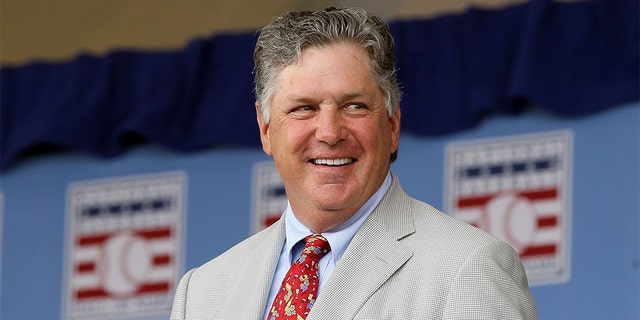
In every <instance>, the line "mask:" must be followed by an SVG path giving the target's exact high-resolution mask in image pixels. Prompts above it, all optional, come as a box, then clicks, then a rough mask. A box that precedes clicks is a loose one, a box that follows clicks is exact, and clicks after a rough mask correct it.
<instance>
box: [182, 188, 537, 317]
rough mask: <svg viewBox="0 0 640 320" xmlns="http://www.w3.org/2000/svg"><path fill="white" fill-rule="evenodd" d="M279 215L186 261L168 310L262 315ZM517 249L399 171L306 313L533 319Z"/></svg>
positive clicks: (280, 227)
mask: <svg viewBox="0 0 640 320" xmlns="http://www.w3.org/2000/svg"><path fill="white" fill-rule="evenodd" d="M284 229H285V227H284V219H280V221H278V222H276V223H275V224H273V225H272V226H271V227H269V228H267V229H265V230H264V231H262V232H260V233H258V234H256V235H254V236H252V237H250V238H248V239H246V240H245V241H243V242H241V243H239V244H238V245H236V246H234V247H233V248H231V249H230V250H228V251H227V252H225V253H223V254H222V255H220V256H219V257H217V258H215V259H213V260H211V261H209V262H208V263H206V264H204V265H202V266H201V267H199V268H195V269H192V270H190V271H189V272H188V273H186V274H185V275H184V277H183V278H182V280H181V281H180V284H179V285H178V288H177V292H176V296H175V300H174V304H173V310H172V312H171V319H172V320H178V319H189V320H192V319H193V320H205V319H234V320H238V319H252V320H256V319H262V317H263V313H264V311H265V308H266V299H267V297H268V294H269V289H270V286H271V281H272V278H273V274H274V271H275V268H276V264H277V262H278V257H279V256H280V251H281V249H282V246H283V244H284V240H285V230H284ZM537 318H538V314H537V311H536V307H535V304H534V301H533V299H532V297H531V293H530V291H529V287H528V284H527V278H526V275H525V273H524V270H523V267H522V263H521V262H520V259H519V258H518V255H517V253H516V252H515V251H514V250H513V249H512V248H511V247H509V246H508V245H507V244H505V243H503V242H501V241H499V240H497V239H496V238H494V237H492V236H490V235H488V234H486V233H484V232H483V231H481V230H479V229H477V228H474V227H472V226H470V225H469V224H467V223H464V222H461V221H459V220H456V219H454V218H452V217H450V216H448V215H446V214H444V213H442V212H440V211H438V210H436V209H435V208H433V207H431V206H429V205H428V204H426V203H424V202H421V201H418V200H416V199H413V198H411V197H409V196H408V195H407V194H406V193H405V192H404V191H403V190H402V188H401V187H400V184H399V183H398V179H397V177H395V176H393V184H392V186H391V188H390V190H389V191H388V192H387V194H386V195H385V197H384V198H383V199H382V201H381V202H380V204H379V205H378V207H377V208H376V209H375V210H374V211H373V212H372V213H371V215H370V216H369V217H368V218H367V220H366V221H365V222H364V224H363V225H362V227H361V228H360V229H359V230H358V232H357V233H356V235H355V236H354V238H353V240H352V241H351V243H350V244H349V246H348V248H347V249H346V251H345V253H344V255H343V256H342V258H341V259H340V261H338V262H337V264H336V267H335V270H334V272H333V274H332V275H331V276H330V278H329V279H328V280H327V283H326V284H325V286H324V287H323V289H322V292H320V295H319V296H318V299H317V300H316V303H315V305H314V306H313V308H312V309H311V313H310V314H309V316H308V318H307V319H309V320H313V319H403V320H404V319H537Z"/></svg>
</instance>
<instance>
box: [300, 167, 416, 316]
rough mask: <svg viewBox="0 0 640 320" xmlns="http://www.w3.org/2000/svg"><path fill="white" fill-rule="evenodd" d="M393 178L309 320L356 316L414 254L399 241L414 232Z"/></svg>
mask: <svg viewBox="0 0 640 320" xmlns="http://www.w3.org/2000/svg"><path fill="white" fill-rule="evenodd" d="M393 178H394V183H393V184H392V186H391V188H390V190H389V192H388V193H387V195H386V196H385V197H384V199H383V200H382V201H381V202H380V204H379V205H378V207H377V208H376V209H375V210H374V211H373V212H372V213H371V215H370V216H369V218H367V220H366V221H365V223H364V224H363V225H362V226H361V227H360V229H359V230H358V232H357V233H356V235H355V236H354V238H353V240H352V241H351V243H350V244H349V247H348V248H347V250H346V251H345V254H344V255H343V256H342V259H340V261H339V262H338V263H337V265H336V268H335V270H334V272H333V274H332V275H331V277H330V278H329V279H328V282H327V284H326V285H325V287H324V288H323V289H322V292H321V293H320V296H319V297H318V300H317V301H316V303H315V305H314V306H313V308H312V309H311V313H310V314H309V317H308V318H307V319H331V318H333V317H335V316H336V315H340V318H345V319H351V318H353V317H355V315H356V314H357V312H358V310H360V308H361V307H362V305H363V304H364V303H365V302H366V301H367V299H368V298H369V297H370V296H371V295H372V294H373V293H375V291H376V290H378V288H380V286H381V285H382V284H384V283H385V282H386V281H387V280H388V279H389V278H390V277H391V275H393V274H394V273H395V272H396V271H397V270H398V269H399V268H400V267H401V266H402V265H403V264H405V263H406V262H407V261H408V260H409V259H410V258H411V256H412V255H413V252H412V251H411V250H410V249H408V248H407V247H405V246H404V245H402V244H401V243H400V242H399V241H398V240H399V239H401V238H403V237H405V236H407V235H409V234H411V233H413V232H414V230H415V229H414V226H413V219H412V217H411V212H410V211H409V210H408V208H409V206H408V205H407V199H408V198H407V196H406V195H405V194H404V192H403V191H402V189H401V188H400V186H399V185H398V183H397V178H396V177H395V176H394V177H393ZM398 204H400V206H398ZM392 205H393V206H394V207H393V208H392V207H391V206H392Z"/></svg>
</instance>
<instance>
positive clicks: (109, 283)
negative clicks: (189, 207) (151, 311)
mask: <svg viewBox="0 0 640 320" xmlns="http://www.w3.org/2000/svg"><path fill="white" fill-rule="evenodd" d="M172 231H173V230H172V229H170V228H164V229H148V230H145V229H140V230H128V231H127V230H122V231H119V232H116V233H106V234H90V235H86V236H79V237H78V238H77V241H76V246H77V247H76V251H75V253H76V254H75V259H74V260H75V261H74V263H75V268H74V269H75V277H74V281H73V283H72V287H73V288H74V297H75V299H76V300H78V301H82V300H91V299H95V298H118V297H131V296H141V295H145V294H154V293H165V294H166V293H168V292H169V290H170V288H171V281H172V273H171V271H172V268H171V267H172V264H173V262H172V259H173V252H172V250H171V249H172V243H171V241H172V239H171V233H172Z"/></svg>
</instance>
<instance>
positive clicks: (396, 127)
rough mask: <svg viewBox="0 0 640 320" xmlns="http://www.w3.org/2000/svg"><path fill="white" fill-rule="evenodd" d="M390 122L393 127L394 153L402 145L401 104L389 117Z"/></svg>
mask: <svg viewBox="0 0 640 320" xmlns="http://www.w3.org/2000/svg"><path fill="white" fill-rule="evenodd" d="M389 124H390V127H391V153H393V152H396V151H398V148H399V147H400V105H398V106H397V107H396V111H394V112H393V114H392V115H391V117H389Z"/></svg>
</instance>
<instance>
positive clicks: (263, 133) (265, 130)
mask: <svg viewBox="0 0 640 320" xmlns="http://www.w3.org/2000/svg"><path fill="white" fill-rule="evenodd" d="M256 118H257V120H258V128H259V129H260V141H262V150H264V152H265V153H266V154H268V155H271V142H270V141H269V123H267V122H266V121H264V117H263V116H262V111H260V102H258V101H256Z"/></svg>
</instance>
